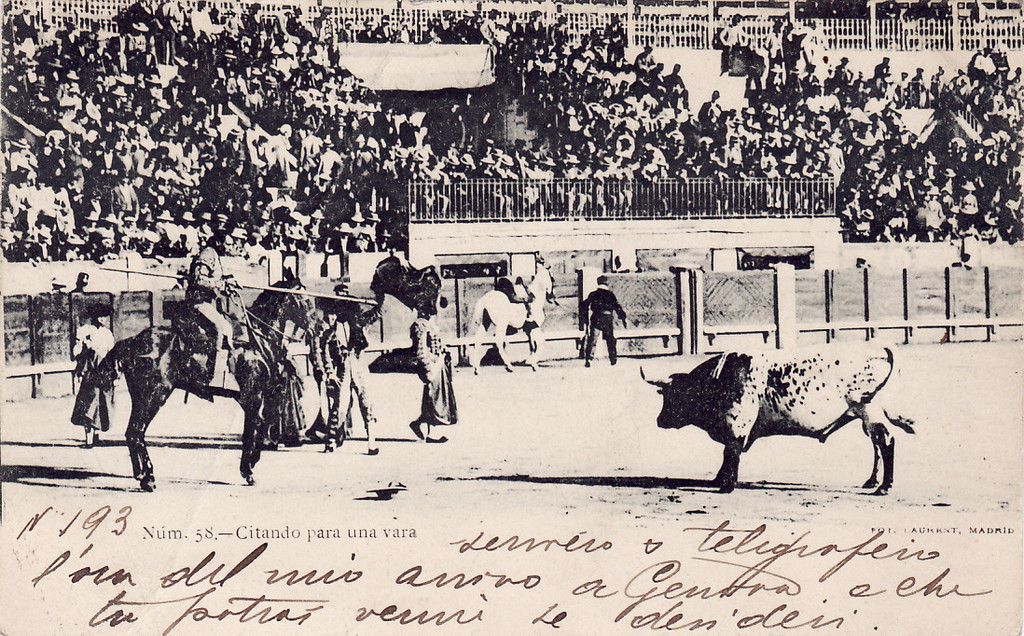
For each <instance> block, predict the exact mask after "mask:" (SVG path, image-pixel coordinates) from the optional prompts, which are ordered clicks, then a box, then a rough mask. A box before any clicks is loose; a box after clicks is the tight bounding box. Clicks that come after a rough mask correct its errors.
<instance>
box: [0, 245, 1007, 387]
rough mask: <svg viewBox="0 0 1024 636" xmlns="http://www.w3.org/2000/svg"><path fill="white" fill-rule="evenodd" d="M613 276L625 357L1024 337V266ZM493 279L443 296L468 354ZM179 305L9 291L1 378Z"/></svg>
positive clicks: (576, 282)
mask: <svg viewBox="0 0 1024 636" xmlns="http://www.w3.org/2000/svg"><path fill="white" fill-rule="evenodd" d="M607 277H608V283H609V287H610V288H611V289H612V291H614V292H615V293H616V295H617V296H618V298H619V301H620V303H621V304H622V305H623V307H624V309H625V311H626V313H627V316H628V320H629V325H628V327H627V328H625V329H621V330H619V331H618V332H617V333H616V336H617V339H619V340H620V341H621V342H622V346H621V347H620V349H621V350H622V353H623V355H631V354H632V355H678V354H704V353H711V352H715V351H721V350H725V349H729V348H737V347H750V346H754V347H756V346H765V347H776V348H789V347H792V346H795V345H797V344H800V343H807V342H808V341H820V342H825V343H830V342H834V341H838V340H848V339H850V338H851V337H853V338H857V339H863V340H872V339H874V338H877V337H880V334H882V333H884V332H887V333H895V334H896V340H898V341H899V342H902V343H905V344H911V343H915V342H922V341H924V340H925V338H923V337H921V332H922V331H931V333H932V334H933V335H936V334H937V335H939V337H940V338H941V341H956V340H962V339H978V340H992V339H994V338H995V337H996V336H997V335H999V337H1002V338H1006V337H1010V338H1014V339H1016V338H1018V337H1020V335H1021V333H1024V332H1022V331H1021V329H1020V328H1022V327H1024V310H1022V299H1024V293H1022V281H1024V270H1021V269H1019V268H1010V267H997V268H989V267H982V268H974V269H966V268H959V267H953V268H945V269H902V270H898V269H897V270H893V269H877V270H876V269H873V268H862V269H852V270H794V269H793V268H792V266H789V265H779V266H777V267H776V268H775V269H772V270H758V271H749V272H705V271H703V270H700V269H673V270H670V271H658V272H644V273H612V274H607ZM563 278H564V279H565V280H562V279H563ZM493 286H494V280H493V279H460V280H446V281H445V286H444V288H443V289H442V293H443V294H444V295H445V296H446V297H447V298H448V299H449V301H450V302H449V305H448V307H447V308H446V309H445V310H443V311H442V313H441V315H440V316H439V322H440V323H441V325H442V328H443V329H444V330H445V331H446V332H447V333H448V334H449V337H448V338H447V342H448V345H449V346H450V347H453V348H455V349H456V350H457V351H458V352H459V354H460V359H463V360H464V359H465V354H466V350H467V348H468V347H469V346H471V345H473V344H474V343H475V342H476V341H477V339H476V337H475V326H474V325H472V324H470V323H471V321H472V312H473V306H474V305H475V303H476V301H477V300H478V299H479V298H480V297H481V296H482V295H483V293H485V292H486V291H488V290H489V289H493ZM583 292H584V277H583V275H582V271H580V272H571V273H570V272H565V273H560V274H559V275H558V276H556V296H558V297H559V304H558V305H548V306H547V312H548V313H547V322H546V323H545V328H544V338H545V341H546V342H548V343H563V344H564V345H566V346H564V347H563V348H562V349H561V350H559V351H557V352H556V353H555V355H554V356H553V357H566V355H567V354H568V355H574V354H572V353H567V352H574V351H578V349H579V347H580V345H581V344H582V340H583V338H584V331H583V324H582V318H581V316H580V315H579V306H580V303H581V302H582V299H583V297H584V295H583ZM181 300H182V291H181V290H180V289H175V290H166V291H163V292H150V291H129V292H123V293H120V294H117V295H114V294H108V293H85V294H67V293H46V294H37V295H32V296H30V295H15V296H7V297H5V298H4V299H3V324H4V344H5V350H4V362H5V365H4V377H5V378H6V379H7V380H8V381H10V380H12V379H16V378H22V379H24V380H23V381H27V382H28V383H29V384H30V387H29V391H30V394H31V396H32V397H36V396H37V395H38V394H39V387H40V385H41V384H42V383H44V381H45V380H44V378H46V377H47V376H52V375H56V374H60V375H64V374H66V375H70V374H71V372H72V371H73V370H74V363H73V362H72V360H71V351H72V348H73V344H74V339H75V330H76V328H77V325H78V324H79V323H80V319H79V316H81V314H82V312H83V310H84V309H85V308H87V307H90V306H93V305H103V306H105V307H109V308H110V310H111V311H110V316H109V317H108V318H106V319H104V320H103V322H104V323H105V324H106V326H107V327H109V328H111V330H112V331H113V333H114V337H115V338H116V339H122V338H127V337H129V336H132V335H134V334H136V333H138V332H140V331H142V330H143V329H145V328H147V327H149V326H153V325H168V324H169V322H170V321H169V318H168V316H169V315H170V313H171V311H170V309H171V308H172V306H173V305H174V304H175V303H178V302H181ZM412 318H413V316H412V313H411V312H410V311H409V310H408V309H407V308H405V307H404V306H402V305H400V304H399V303H397V302H396V301H393V299H388V301H387V302H386V303H385V311H384V312H383V316H382V318H381V321H380V322H379V324H378V325H377V326H376V327H372V328H370V329H369V330H368V332H369V333H368V336H369V338H370V339H371V347H370V349H371V351H383V350H390V349H395V348H400V347H404V346H408V344H409V336H408V328H409V325H410V323H411V322H412ZM933 341H934V338H933ZM509 342H511V343H513V345H517V344H519V343H523V342H525V338H524V337H523V336H521V335H520V336H515V337H512V338H510V340H509ZM485 343H486V342H485ZM569 345H571V347H570V346H569ZM293 353H294V355H296V356H298V357H305V356H306V355H307V353H308V352H306V351H304V350H302V349H301V347H297V348H293ZM62 386H65V387H67V386H69V385H68V383H67V382H63V383H62ZM70 386H71V389H72V390H73V389H74V387H73V385H70ZM65 392H66V388H65ZM43 393H45V394H52V391H49V390H47V391H43Z"/></svg>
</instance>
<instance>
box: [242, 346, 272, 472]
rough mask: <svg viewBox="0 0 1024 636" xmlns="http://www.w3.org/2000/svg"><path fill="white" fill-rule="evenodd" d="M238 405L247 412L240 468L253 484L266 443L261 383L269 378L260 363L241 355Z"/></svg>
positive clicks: (263, 383) (243, 430)
mask: <svg viewBox="0 0 1024 636" xmlns="http://www.w3.org/2000/svg"><path fill="white" fill-rule="evenodd" d="M236 367H237V369H238V372H237V376H236V377H237V380H238V405H239V406H241V407H242V412H243V413H244V414H245V421H244V424H243V429H242V459H241V461H240V463H239V472H240V473H241V475H242V479H244V480H245V483H246V484H248V485H250V486H252V485H253V484H255V483H256V480H255V479H253V476H252V472H253V468H255V467H256V463H257V462H258V461H260V452H261V450H262V447H263V437H264V431H263V428H264V422H263V403H264V396H263V393H262V392H261V390H260V388H261V386H263V385H265V383H266V382H267V380H268V378H266V377H265V376H264V375H263V374H260V373H259V363H258V362H256V361H254V360H252V359H250V358H248V357H246V356H242V357H241V358H240V359H239V361H238V364H236Z"/></svg>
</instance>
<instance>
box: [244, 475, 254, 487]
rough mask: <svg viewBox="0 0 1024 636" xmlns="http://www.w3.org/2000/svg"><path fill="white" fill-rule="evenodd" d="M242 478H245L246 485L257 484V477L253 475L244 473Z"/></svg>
mask: <svg viewBox="0 0 1024 636" xmlns="http://www.w3.org/2000/svg"><path fill="white" fill-rule="evenodd" d="M242 479H244V480H245V485H246V486H255V485H256V479H255V478H254V477H253V476H252V475H242Z"/></svg>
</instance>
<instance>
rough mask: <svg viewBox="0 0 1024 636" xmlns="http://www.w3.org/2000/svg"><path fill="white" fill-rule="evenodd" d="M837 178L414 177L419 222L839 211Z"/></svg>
mask: <svg viewBox="0 0 1024 636" xmlns="http://www.w3.org/2000/svg"><path fill="white" fill-rule="evenodd" d="M835 195H836V193H835V184H834V183H833V181H832V180H831V179H767V178H764V179H714V178H699V179H685V180H683V179H659V180H654V181H636V180H628V181H605V180H597V179H550V180H531V179H522V180H501V179H466V180H463V181H450V182H445V181H414V182H412V183H410V184H409V187H408V197H409V220H410V222H412V223H465V222H514V221H603V220H610V221H635V220H687V219H693V220H702V219H752V218H807V217H830V216H835V205H836V196H835Z"/></svg>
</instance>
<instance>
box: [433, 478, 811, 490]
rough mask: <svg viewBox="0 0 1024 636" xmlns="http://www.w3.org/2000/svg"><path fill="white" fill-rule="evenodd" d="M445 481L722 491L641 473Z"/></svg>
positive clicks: (779, 486) (763, 484)
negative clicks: (641, 475)
mask: <svg viewBox="0 0 1024 636" xmlns="http://www.w3.org/2000/svg"><path fill="white" fill-rule="evenodd" d="M440 480H441V481H505V482H515V483H526V484H557V485H563V486H603V487H606V488H646V489H652V490H655V489H668V490H692V491H715V492H717V491H718V486H716V485H715V484H714V482H713V481H711V480H710V479H681V478H677V477H639V476H628V477H627V476H617V477H613V476H605V475H602V476H590V475H578V476H577V475H573V476H568V477H545V476H539V475H482V476H479V477H442V478H440ZM736 489H737V490H777V491H795V492H805V491H810V490H812V489H811V488H810V487H808V486H805V485H802V484H790V483H779V482H767V481H758V482H752V483H746V482H740V483H738V484H736Z"/></svg>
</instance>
